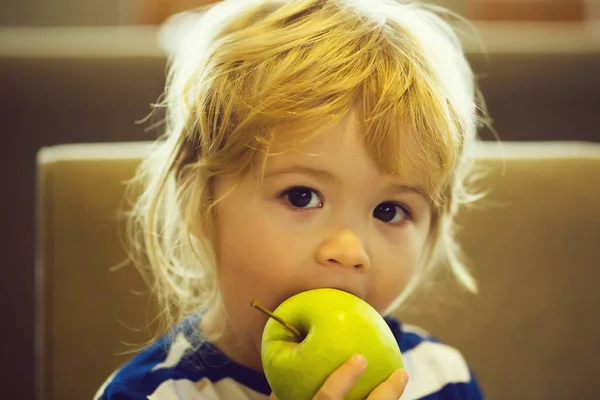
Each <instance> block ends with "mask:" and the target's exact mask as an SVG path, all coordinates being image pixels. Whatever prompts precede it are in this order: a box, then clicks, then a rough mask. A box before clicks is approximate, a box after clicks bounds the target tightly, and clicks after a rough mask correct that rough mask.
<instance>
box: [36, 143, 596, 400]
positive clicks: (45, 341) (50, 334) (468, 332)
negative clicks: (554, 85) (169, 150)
mask: <svg viewBox="0 0 600 400" xmlns="http://www.w3.org/2000/svg"><path fill="white" fill-rule="evenodd" d="M146 149H147V146H146V143H143V142H136V143H121V144H117V143H112V144H77V145H64V146H56V147H49V148H44V149H43V150H42V151H41V152H40V153H39V156H38V189H39V191H38V216H39V218H38V233H39V246H38V252H37V257H38V263H37V283H38V287H37V301H38V306H39V312H38V315H37V328H38V329H37V345H38V346H37V354H36V365H37V380H36V383H37V385H36V388H37V392H38V400H64V399H90V398H91V397H92V396H93V394H94V392H95V390H96V389H97V388H98V387H99V386H100V385H101V383H102V382H103V380H104V379H105V378H106V377H107V376H108V375H110V373H111V372H112V371H113V370H114V369H115V368H117V367H118V366H119V365H120V364H122V363H124V362H125V361H126V360H127V359H128V358H129V357H130V356H131V354H128V352H129V353H130V352H131V351H132V350H134V349H135V346H138V347H139V346H140V345H143V343H144V342H145V340H147V339H148V338H150V337H151V334H152V327H153V326H155V325H153V324H152V323H150V321H152V319H153V318H154V317H155V315H156V313H157V310H156V308H155V304H154V302H153V301H152V300H150V299H149V297H148V294H147V291H146V289H145V286H144V284H143V283H142V281H141V279H140V277H139V276H138V274H137V273H136V271H135V270H134V269H133V268H132V267H130V266H126V267H120V268H114V266H116V265H118V264H119V263H120V262H121V261H123V260H124V258H125V254H124V252H123V249H122V246H121V243H120V240H119V235H118V234H117V233H118V232H119V230H120V227H121V228H122V225H121V224H120V222H119V221H120V219H119V214H118V210H119V207H120V206H122V205H123V204H122V196H123V182H124V181H125V180H126V179H128V178H130V177H131V176H132V173H133V170H134V168H135V166H136V165H137V163H138V161H139V159H140V157H141V156H142V155H143V154H144V153H145V151H146ZM480 150H481V153H480V162H481V163H483V164H484V165H485V166H486V167H488V169H489V175H488V177H487V178H486V179H485V180H484V181H483V182H482V185H483V186H484V187H486V188H489V189H490V193H489V195H488V196H487V198H486V199H485V201H482V202H481V203H480V204H479V206H478V207H476V208H474V209H472V210H470V211H468V212H465V213H463V214H462V215H461V224H462V226H463V231H462V233H461V241H462V243H463V244H464V247H465V250H466V252H467V254H468V256H469V257H470V258H471V260H472V262H473V270H474V273H475V275H476V277H477V279H478V280H479V283H480V290H481V292H480V294H479V295H478V296H469V295H464V294H460V293H459V292H458V291H457V290H456V288H455V287H454V286H452V285H449V284H448V282H446V281H444V280H443V279H440V280H439V282H438V283H437V284H436V286H435V290H434V291H433V292H429V293H427V294H426V295H424V296H422V297H421V299H420V301H419V302H418V303H413V304H412V306H411V307H410V309H409V310H408V311H406V312H404V313H402V314H401V315H400V317H401V318H403V319H404V320H405V321H407V322H411V323H415V324H418V325H421V326H422V327H424V328H426V329H428V330H430V331H431V332H432V333H434V334H435V335H436V336H438V337H439V338H441V339H442V340H444V341H446V342H448V343H450V344H452V345H454V346H456V347H458V348H459V349H460V350H462V351H463V352H464V354H465V356H466V358H467V359H468V360H469V361H470V364H471V366H472V368H473V369H474V370H475V372H476V373H477V375H478V376H479V378H480V381H481V383H482V385H483V387H484V389H485V391H486V393H487V395H488V398H489V399H490V400H506V399H528V400H537V399H539V400H542V399H544V400H546V399H578V398H587V399H591V398H600V385H598V383H597V381H598V376H600V358H599V357H598V356H597V352H598V348H599V345H600V320H599V319H598V315H599V314H598V309H599V306H600V304H599V297H600V296H599V295H598V283H599V282H600V262H599V261H598V248H599V247H600V144H590V143H582V142H563V143H552V142H538V143H505V144H503V145H502V146H499V145H498V144H493V143H487V144H483V145H482V146H481V148H480Z"/></svg>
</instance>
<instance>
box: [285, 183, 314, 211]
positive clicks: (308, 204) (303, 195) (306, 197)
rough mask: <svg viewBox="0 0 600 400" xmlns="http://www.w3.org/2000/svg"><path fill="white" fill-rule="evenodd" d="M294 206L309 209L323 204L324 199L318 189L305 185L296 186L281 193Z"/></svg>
mask: <svg viewBox="0 0 600 400" xmlns="http://www.w3.org/2000/svg"><path fill="white" fill-rule="evenodd" d="M280 197H281V198H284V199H285V200H286V201H287V202H288V203H289V205H290V206H291V207H292V208H295V209H309V208H319V207H322V206H323V201H322V200H321V197H320V196H319V193H318V192H317V191H316V190H313V189H311V188H307V187H304V186H295V187H293V188H290V189H287V190H285V191H284V192H283V193H281V195H280Z"/></svg>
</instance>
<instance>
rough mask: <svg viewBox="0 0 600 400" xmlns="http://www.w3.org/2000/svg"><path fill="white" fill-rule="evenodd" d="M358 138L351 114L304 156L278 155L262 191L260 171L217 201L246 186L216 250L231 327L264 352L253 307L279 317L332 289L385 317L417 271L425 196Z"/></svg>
mask: <svg viewBox="0 0 600 400" xmlns="http://www.w3.org/2000/svg"><path fill="white" fill-rule="evenodd" d="M360 135H361V133H360V132H359V130H358V125H357V124H356V122H355V115H354V113H352V112H351V113H349V114H348V115H347V116H346V117H345V118H344V119H343V120H342V121H341V123H340V124H338V126H336V127H335V128H334V129H333V130H332V131H331V132H329V133H327V134H326V135H324V136H322V137H320V138H318V139H315V140H312V141H310V142H308V143H306V144H303V145H302V146H300V147H298V148H296V150H297V151H293V152H287V153H285V154H283V155H277V156H271V157H270V158H269V159H268V161H267V165H266V171H265V179H264V181H263V184H262V185H261V186H260V187H258V188H257V182H258V176H257V175H255V174H253V173H249V174H247V175H246V176H245V177H244V178H242V179H241V181H240V180H239V178H238V179H237V180H236V178H234V177H221V178H219V179H218V180H217V182H216V194H217V195H221V194H223V193H226V192H228V191H229V190H230V189H231V188H232V187H233V185H234V184H235V183H236V182H240V184H239V186H237V187H236V188H235V189H234V190H233V191H232V192H231V193H229V195H228V196H227V197H226V198H225V200H223V201H222V202H221V203H219V205H218V206H217V214H216V215H217V216H216V228H217V242H218V244H217V249H216V251H217V259H218V271H219V282H220V287H221V290H222V294H223V298H224V301H225V307H226V309H227V312H228V314H229V315H230V317H231V320H230V324H231V327H230V328H233V330H234V331H236V332H238V335H242V336H245V337H244V338H243V340H244V341H245V342H247V343H252V344H253V345H255V346H259V344H260V337H261V334H262V329H263V327H264V324H265V323H266V317H265V316H264V315H263V314H262V313H260V312H259V311H257V310H255V309H253V308H251V306H250V301H251V300H252V299H255V300H257V301H259V302H260V303H262V304H263V305H265V306H266V307H267V308H270V309H274V308H275V307H276V306H277V305H278V304H279V303H281V302H282V301H283V300H285V299H286V298H288V297H289V296H291V295H293V294H296V293H298V292H301V291H304V290H308V289H314V288H319V287H333V288H339V289H342V290H345V291H348V292H350V293H353V294H354V295H356V296H359V297H361V298H362V299H364V300H366V301H367V302H368V303H370V304H371V305H372V306H373V307H374V308H375V309H377V310H378V311H379V312H380V313H381V312H383V311H384V310H385V309H386V308H387V307H388V306H389V305H390V304H391V303H392V302H393V301H394V300H395V299H396V297H397V296H398V295H399V294H400V292H401V291H402V290H403V289H404V287H405V286H406V284H407V282H408V281H409V279H410V277H411V275H412V273H413V271H414V269H415V268H416V267H417V265H418V264H419V261H420V258H421V256H422V254H423V253H424V251H423V250H424V247H425V245H426V241H427V237H428V234H429V226H430V220H431V210H430V203H429V201H428V199H427V196H426V195H423V194H421V193H419V192H418V191H416V190H414V189H410V188H406V187H404V186H403V182H402V181H401V180H399V179H398V178H397V177H393V176H391V175H388V174H385V173H382V172H380V171H379V170H378V169H377V167H376V165H375V163H374V162H373V161H372V160H371V159H370V158H369V156H368V155H367V153H366V150H365V148H364V146H363V144H362V142H361V140H360ZM308 154H312V155H308ZM407 210H410V215H409V214H408V213H407ZM242 332H243V333H242Z"/></svg>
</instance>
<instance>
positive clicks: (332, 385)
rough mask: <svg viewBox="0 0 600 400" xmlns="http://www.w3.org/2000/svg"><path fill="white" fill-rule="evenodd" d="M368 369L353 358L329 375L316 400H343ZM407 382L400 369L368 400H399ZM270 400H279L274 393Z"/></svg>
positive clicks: (374, 390)
mask: <svg viewBox="0 0 600 400" xmlns="http://www.w3.org/2000/svg"><path fill="white" fill-rule="evenodd" d="M366 367H367V365H366V363H362V364H361V363H360V362H358V361H355V357H352V358H351V359H350V360H348V361H346V362H345V363H344V364H342V365H341V366H340V367H339V368H338V369H336V370H335V371H334V372H333V373H332V374H331V375H329V378H327V380H326V381H325V383H324V384H323V386H321V389H319V391H318V392H317V394H316V395H315V397H314V400H343V399H344V396H345V395H346V393H348V392H349V391H350V389H352V386H353V385H354V383H355V382H356V381H357V380H358V378H359V377H360V376H361V375H362V373H363V372H364V371H365V368H366ZM407 382H408V375H407V374H406V371H404V370H402V369H398V370H396V371H395V372H394V373H393V374H392V375H390V376H389V378H388V379H386V380H385V381H384V382H382V383H381V384H380V385H379V386H377V387H376V388H375V389H373V391H372V392H371V394H369V397H367V400H386V399H393V400H398V399H399V398H400V396H402V393H404V388H405V387H406V383H407ZM269 399H270V400H277V397H276V396H275V394H274V393H271V396H270V397H269Z"/></svg>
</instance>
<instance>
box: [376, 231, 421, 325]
mask: <svg viewBox="0 0 600 400" xmlns="http://www.w3.org/2000/svg"><path fill="white" fill-rule="evenodd" d="M415 228H416V229H415V231H413V232H411V233H410V235H406V236H404V240H402V241H401V243H400V244H399V245H396V246H390V247H387V248H384V249H379V256H380V258H379V259H378V260H377V270H376V273H375V276H374V279H373V280H372V282H371V287H370V290H369V293H371V294H372V295H370V296H369V299H368V301H369V302H370V304H371V305H372V306H373V307H374V308H375V309H376V310H377V311H379V312H380V313H381V312H384V311H385V310H386V309H387V308H388V307H389V306H390V305H391V304H392V303H393V302H394V301H395V300H396V298H398V296H399V295H400V294H401V293H402V291H403V290H404V289H405V288H406V286H407V285H408V283H409V281H410V279H411V278H412V277H413V275H414V273H415V270H416V269H417V268H419V266H420V263H421V259H422V256H423V254H424V252H425V248H426V242H427V235H428V232H429V230H428V229H418V228H419V227H415Z"/></svg>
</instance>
